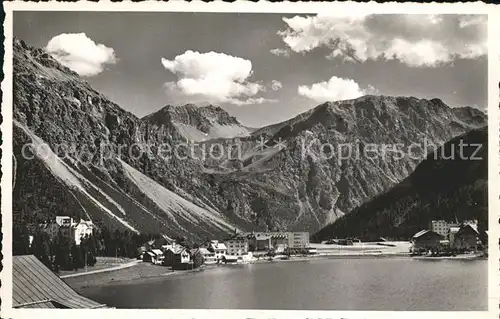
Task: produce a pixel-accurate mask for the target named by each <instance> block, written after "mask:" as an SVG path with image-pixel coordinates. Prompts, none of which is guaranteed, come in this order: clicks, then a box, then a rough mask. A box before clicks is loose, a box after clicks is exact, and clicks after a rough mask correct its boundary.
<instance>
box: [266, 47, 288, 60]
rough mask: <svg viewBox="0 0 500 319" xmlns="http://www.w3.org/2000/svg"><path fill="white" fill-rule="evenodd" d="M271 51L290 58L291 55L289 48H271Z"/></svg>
mask: <svg viewBox="0 0 500 319" xmlns="http://www.w3.org/2000/svg"><path fill="white" fill-rule="evenodd" d="M269 52H271V53H272V54H274V55H276V56H284V57H286V58H288V57H289V56H290V51H289V50H287V49H278V48H277V49H272V50H270V51H269Z"/></svg>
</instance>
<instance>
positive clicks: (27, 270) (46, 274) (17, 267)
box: [12, 255, 107, 309]
mask: <svg viewBox="0 0 500 319" xmlns="http://www.w3.org/2000/svg"><path fill="white" fill-rule="evenodd" d="M12 270H13V272H14V274H17V275H15V276H13V277H12V307H13V308H21V309H22V308H26V309H33V308H51V309H61V308H63V309H71V308H73V309H74V308H86V309H91V308H92V309H95V308H107V307H106V305H104V304H100V303H98V302H95V301H93V300H91V299H88V298H86V297H83V296H81V295H79V294H78V293H77V292H76V291H74V290H73V289H72V288H71V287H70V286H69V285H68V284H66V283H65V282H64V281H63V280H62V279H61V278H59V276H57V275H56V274H55V273H53V272H52V271H51V270H50V269H49V268H47V267H46V266H45V265H44V264H43V263H42V262H41V261H39V260H38V259H37V258H36V257H35V256H33V255H22V256H12Z"/></svg>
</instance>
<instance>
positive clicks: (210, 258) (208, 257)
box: [199, 248, 217, 265]
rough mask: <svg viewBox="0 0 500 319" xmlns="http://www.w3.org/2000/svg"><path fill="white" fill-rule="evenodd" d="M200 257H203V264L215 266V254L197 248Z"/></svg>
mask: <svg viewBox="0 0 500 319" xmlns="http://www.w3.org/2000/svg"><path fill="white" fill-rule="evenodd" d="M199 251H200V253H201V255H202V256H203V260H204V263H205V264H207V265H208V264H215V263H216V262H217V260H216V259H215V253H214V252H211V251H209V250H208V249H206V248H199Z"/></svg>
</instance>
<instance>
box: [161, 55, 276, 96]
mask: <svg viewBox="0 0 500 319" xmlns="http://www.w3.org/2000/svg"><path fill="white" fill-rule="evenodd" d="M161 63H162V65H163V67H164V68H165V69H166V70H168V71H170V72H172V73H173V74H175V75H176V76H177V81H175V82H167V83H165V86H166V88H167V90H168V92H169V93H170V94H173V95H174V96H176V97H179V98H188V99H189V100H190V101H207V102H211V103H230V104H235V105H244V104H255V103H264V102H265V101H266V99H263V98H254V96H255V95H257V94H258V93H259V92H261V91H264V90H265V87H264V86H263V85H261V84H259V83H255V82H250V81H249V80H248V78H249V77H250V76H251V75H252V74H253V71H252V62H251V61H249V60H246V59H243V58H240V57H234V56H231V55H227V54H224V53H217V52H213V51H212V52H208V53H200V52H195V51H191V50H188V51H186V52H184V53H183V54H181V55H178V56H176V57H175V58H174V59H173V60H167V59H165V58H162V59H161Z"/></svg>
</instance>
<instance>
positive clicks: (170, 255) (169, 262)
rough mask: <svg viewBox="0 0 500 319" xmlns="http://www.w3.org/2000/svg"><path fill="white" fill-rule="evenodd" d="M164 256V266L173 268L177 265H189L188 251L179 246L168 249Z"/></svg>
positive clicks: (189, 256)
mask: <svg viewBox="0 0 500 319" xmlns="http://www.w3.org/2000/svg"><path fill="white" fill-rule="evenodd" d="M164 254H165V258H164V260H163V265H164V266H172V267H175V266H176V265H177V264H183V263H189V262H190V261H191V255H190V254H189V251H188V250H187V249H186V248H184V247H182V246H179V245H177V246H175V247H171V248H168V249H167V250H166V251H165V253H164Z"/></svg>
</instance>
